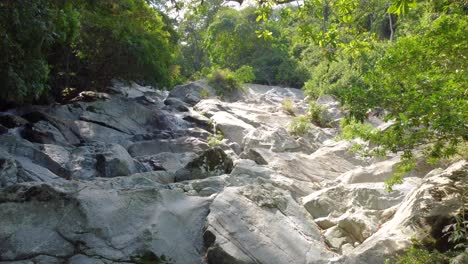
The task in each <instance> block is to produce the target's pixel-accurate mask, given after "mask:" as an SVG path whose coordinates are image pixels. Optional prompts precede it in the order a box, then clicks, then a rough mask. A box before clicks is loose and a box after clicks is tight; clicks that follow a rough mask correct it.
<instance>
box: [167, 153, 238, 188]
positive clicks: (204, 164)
mask: <svg viewBox="0 0 468 264" xmlns="http://www.w3.org/2000/svg"><path fill="white" fill-rule="evenodd" d="M232 166H233V162H232V159H231V158H229V157H228V156H227V155H226V153H225V152H224V151H223V150H222V149H221V148H210V149H208V150H206V151H204V152H203V153H202V154H201V155H200V156H199V157H197V158H196V159H194V160H193V161H191V162H189V163H188V164H187V165H186V166H185V168H183V169H181V170H178V171H177V172H176V176H175V177H176V178H175V179H176V181H185V180H193V179H203V178H207V177H211V176H218V175H222V174H229V173H230V172H231V171H232Z"/></svg>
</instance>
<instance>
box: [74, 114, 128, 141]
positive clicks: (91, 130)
mask: <svg viewBox="0 0 468 264" xmlns="http://www.w3.org/2000/svg"><path fill="white" fill-rule="evenodd" d="M74 124H75V125H76V127H77V130H78V132H79V134H80V136H81V137H82V138H83V140H84V141H85V142H88V143H92V142H102V143H116V144H120V145H122V146H128V145H130V144H131V143H132V142H131V141H130V139H131V138H132V136H131V135H129V134H126V133H123V132H120V131H118V130H115V129H112V128H108V127H105V126H101V125H98V124H96V123H92V122H86V121H80V120H77V121H74Z"/></svg>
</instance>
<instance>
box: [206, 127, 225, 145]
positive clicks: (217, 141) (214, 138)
mask: <svg viewBox="0 0 468 264" xmlns="http://www.w3.org/2000/svg"><path fill="white" fill-rule="evenodd" d="M222 141H223V134H222V133H221V132H220V131H218V132H217V133H216V134H214V135H210V136H208V146H210V147H216V146H219V145H221V144H222V143H223V142H222Z"/></svg>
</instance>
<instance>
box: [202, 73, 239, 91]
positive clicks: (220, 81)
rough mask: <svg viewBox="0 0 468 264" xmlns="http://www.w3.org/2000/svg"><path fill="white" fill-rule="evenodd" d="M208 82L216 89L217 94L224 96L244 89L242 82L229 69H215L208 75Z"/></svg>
mask: <svg viewBox="0 0 468 264" xmlns="http://www.w3.org/2000/svg"><path fill="white" fill-rule="evenodd" d="M208 83H209V84H210V85H211V86H213V88H214V89H215V90H216V94H217V95H219V96H222V97H224V96H228V95H231V94H233V93H234V92H236V91H239V90H243V89H244V88H243V86H242V83H241V82H240V81H239V80H238V79H236V76H235V75H234V73H233V72H232V71H231V70H229V69H214V70H213V71H212V72H211V73H210V74H209V75H208Z"/></svg>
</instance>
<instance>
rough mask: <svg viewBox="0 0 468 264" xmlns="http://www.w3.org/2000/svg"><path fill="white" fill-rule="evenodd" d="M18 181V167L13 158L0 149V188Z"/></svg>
mask: <svg viewBox="0 0 468 264" xmlns="http://www.w3.org/2000/svg"><path fill="white" fill-rule="evenodd" d="M16 183H18V167H17V165H16V161H15V159H13V157H11V156H10V155H9V154H8V153H7V152H5V151H3V150H1V149H0V188H3V187H7V186H10V185H14V184H16Z"/></svg>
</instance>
